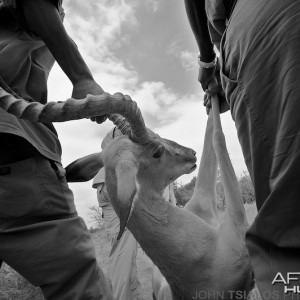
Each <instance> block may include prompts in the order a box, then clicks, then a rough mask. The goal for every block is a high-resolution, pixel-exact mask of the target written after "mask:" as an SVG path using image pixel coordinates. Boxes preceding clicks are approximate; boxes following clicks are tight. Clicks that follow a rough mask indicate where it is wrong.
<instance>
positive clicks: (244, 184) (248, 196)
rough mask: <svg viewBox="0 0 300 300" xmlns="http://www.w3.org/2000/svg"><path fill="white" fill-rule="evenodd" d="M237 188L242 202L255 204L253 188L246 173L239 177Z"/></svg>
mask: <svg viewBox="0 0 300 300" xmlns="http://www.w3.org/2000/svg"><path fill="white" fill-rule="evenodd" d="M239 186H240V191H241V194H242V197H243V202H244V203H249V204H250V203H253V202H255V193H254V188H253V184H252V181H251V178H250V176H249V174H248V172H246V171H244V172H243V174H242V175H241V177H240V179H239Z"/></svg>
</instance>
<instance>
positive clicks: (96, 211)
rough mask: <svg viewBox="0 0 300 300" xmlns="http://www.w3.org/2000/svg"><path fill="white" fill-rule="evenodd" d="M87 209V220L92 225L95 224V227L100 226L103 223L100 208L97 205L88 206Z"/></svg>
mask: <svg viewBox="0 0 300 300" xmlns="http://www.w3.org/2000/svg"><path fill="white" fill-rule="evenodd" d="M89 209H90V212H89V214H88V215H89V220H90V221H91V222H92V223H93V225H94V226H96V228H101V227H102V225H103V223H104V220H103V218H102V209H101V208H100V207H99V206H98V205H93V206H90V207H89Z"/></svg>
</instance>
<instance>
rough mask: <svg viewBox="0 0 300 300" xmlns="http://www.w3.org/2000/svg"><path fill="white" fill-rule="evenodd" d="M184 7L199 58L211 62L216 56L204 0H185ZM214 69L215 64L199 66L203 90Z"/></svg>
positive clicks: (206, 86) (199, 77) (199, 78)
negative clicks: (208, 66) (205, 66)
mask: <svg viewBox="0 0 300 300" xmlns="http://www.w3.org/2000/svg"><path fill="white" fill-rule="evenodd" d="M185 9H186V13H187V17H188V20H189V23H190V26H191V29H192V31H193V33H194V36H195V39H196V42H197V45H198V48H199V52H200V57H199V58H200V60H201V61H202V62H205V63H209V62H212V61H213V60H214V59H215V57H216V53H215V51H214V45H213V43H212V41H211V38H210V35H209V30H208V20H207V16H206V12H205V1H204V0H185ZM215 70H216V66H213V67H211V68H203V67H201V66H200V68H199V76H198V80H199V82H200V83H201V85H202V89H203V90H204V91H205V90H206V89H207V88H208V83H209V81H210V80H211V79H212V78H213V76H214V73H215Z"/></svg>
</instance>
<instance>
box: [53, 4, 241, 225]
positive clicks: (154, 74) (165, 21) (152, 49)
mask: <svg viewBox="0 0 300 300" xmlns="http://www.w3.org/2000/svg"><path fill="white" fill-rule="evenodd" d="M64 8H65V13H66V17H65V26H66V29H67V31H68V33H69V35H70V36H71V38H72V39H73V40H74V41H75V42H76V44H77V46H78V48H79V50H80V52H81V54H82V56H83V57H84V59H85V61H86V63H87V65H88V66H89V68H90V69H91V71H92V73H93V76H94V78H95V79H96V81H97V82H98V83H99V84H100V85H101V86H102V88H103V89H104V90H105V91H107V92H109V93H115V92H122V93H124V94H129V95H130V96H131V97H132V99H133V100H135V101H136V102H137V103H138V105H139V107H140V109H141V111H142V114H143V116H144V119H145V122H146V125H147V126H148V127H149V128H151V129H152V130H153V131H155V132H157V133H158V134H159V135H161V136H162V137H166V138H168V139H172V140H174V141H176V142H178V143H180V144H182V145H184V146H188V147H191V148H193V149H194V150H195V151H196V152H197V157H198V162H199V161H200V158H201V153H202V147H203V138H204V132H205V126H206V120H207V116H206V113H205V109H204V107H203V92H202V90H201V87H200V84H199V83H198V81H197V72H198V65H197V47H196V43H195V41H194V37H193V34H192V32H191V29H190V27H189V24H188V21H187V17H186V14H185V9H184V1H183V0H175V1H174V0H144V1H140V0H101V1H92V0H85V1H82V0H64ZM71 92H72V86H71V83H70V82H69V80H68V78H67V77H66V76H65V75H64V73H63V72H62V71H61V69H60V68H59V66H58V65H57V64H55V66H54V68H53V70H52V73H51V75H50V78H49V100H51V101H58V100H66V99H67V98H69V97H70V95H71ZM222 125H223V129H224V132H225V136H226V141H227V147H228V150H229V154H230V157H231V160H232V163H233V166H234V168H235V171H236V174H237V175H238V176H239V175H240V174H241V173H242V172H243V170H246V167H245V164H244V160H243V156H242V152H241V148H240V146H239V143H238V140H237V136H236V130H235V127H234V123H233V121H232V119H231V116H230V113H229V112H227V113H225V114H223V115H222ZM112 127H113V125H112V123H110V122H109V121H106V122H105V123H104V124H101V125H98V124H96V123H93V122H91V121H89V120H80V121H71V122H67V123H62V124H56V128H57V131H58V134H59V137H60V140H61V143H62V147H63V164H64V166H66V165H67V164H69V163H70V162H72V161H73V160H75V159H77V158H79V157H82V156H84V155H87V154H91V153H95V152H99V151H100V144H101V141H102V139H103V137H104V136H105V134H106V133H107V131H108V130H109V129H110V128H112ZM197 171H198V170H197ZM197 171H195V172H194V173H192V174H190V175H186V176H183V177H181V178H180V179H179V181H180V182H182V183H186V182H188V181H190V179H191V178H192V177H193V176H196V175H197ZM71 188H72V190H73V192H74V195H75V202H76V206H77V209H78V212H79V214H80V215H81V216H82V217H83V218H84V219H85V220H86V221H87V223H88V225H89V226H91V225H92V224H91V223H90V222H89V216H88V214H89V207H90V206H92V205H96V204H97V199H96V192H95V190H94V189H93V188H92V182H91V181H90V182H87V183H76V184H71Z"/></svg>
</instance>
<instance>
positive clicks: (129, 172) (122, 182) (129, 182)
mask: <svg viewBox="0 0 300 300" xmlns="http://www.w3.org/2000/svg"><path fill="white" fill-rule="evenodd" d="M115 171H116V177H117V197H118V204H117V207H118V211H119V217H120V231H119V234H118V237H117V239H118V240H119V239H120V238H121V236H122V234H123V232H124V230H125V227H126V225H127V221H128V218H129V215H130V211H131V206H132V202H133V198H134V196H135V194H136V191H137V188H136V174H137V168H136V166H135V165H134V164H133V163H132V162H130V161H127V162H126V163H122V164H119V165H118V166H117V167H116V170H115Z"/></svg>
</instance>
